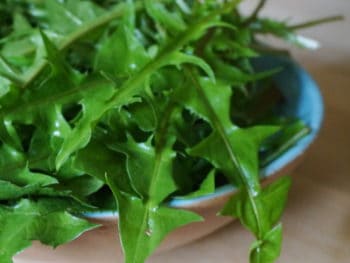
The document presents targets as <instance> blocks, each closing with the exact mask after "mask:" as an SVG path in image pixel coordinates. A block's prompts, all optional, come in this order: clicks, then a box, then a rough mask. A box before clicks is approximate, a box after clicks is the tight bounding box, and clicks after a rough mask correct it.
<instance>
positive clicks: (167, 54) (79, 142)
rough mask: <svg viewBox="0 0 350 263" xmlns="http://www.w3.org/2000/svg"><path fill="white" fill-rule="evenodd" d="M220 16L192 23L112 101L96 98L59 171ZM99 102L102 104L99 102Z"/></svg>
mask: <svg viewBox="0 0 350 263" xmlns="http://www.w3.org/2000/svg"><path fill="white" fill-rule="evenodd" d="M217 13H218V12H214V13H212V14H209V15H208V16H206V17H204V18H203V19H201V20H200V21H198V22H196V23H193V25H191V26H190V27H188V29H187V30H186V31H184V32H182V33H181V34H179V36H178V37H177V38H175V39H174V40H173V41H172V42H169V43H168V44H167V45H165V46H164V48H163V49H162V50H160V52H159V53H158V55H157V56H156V57H155V58H154V59H153V60H152V61H150V62H148V63H147V64H145V65H144V67H142V68H141V69H140V70H139V71H138V72H137V74H135V75H134V76H132V77H131V78H129V79H128V80H126V81H125V82H124V83H123V85H122V86H121V87H120V88H119V89H117V90H116V91H115V92H114V94H113V96H112V97H110V96H108V95H106V94H103V92H101V94H100V96H99V95H95V94H94V97H93V98H94V102H95V105H94V107H93V108H91V109H90V108H89V111H87V112H85V114H84V115H83V117H82V118H81V119H80V121H79V123H77V125H76V127H75V129H74V130H73V131H72V133H71V134H70V135H69V136H68V138H67V139H66V141H65V142H64V143H63V146H62V149H61V150H60V152H59V154H58V155H57V158H56V167H57V168H59V167H61V166H62V165H63V164H64V162H65V161H66V160H67V159H68V157H69V156H70V155H71V154H72V153H73V152H75V151H76V150H78V149H80V148H82V147H84V146H86V144H87V143H88V141H89V139H90V138H91V131H92V128H93V127H94V125H95V124H96V122H97V121H98V120H99V119H101V117H102V116H103V115H104V114H105V113H106V112H107V111H108V110H110V109H112V108H116V107H117V108H118V107H121V106H124V105H128V104H130V103H131V102H132V101H133V97H134V96H135V95H137V94H138V93H139V92H142V89H143V88H144V86H145V85H144V84H145V82H146V81H147V80H149V78H150V76H151V75H152V74H153V73H155V71H156V70H158V69H159V68H160V67H162V66H165V65H166V64H167V61H169V58H171V57H172V55H173V54H174V53H176V52H177V51H178V50H180V49H181V48H182V47H183V45H185V44H187V43H188V42H190V41H191V40H193V39H196V38H198V37H200V36H201V35H202V34H203V33H204V32H205V30H206V29H208V28H209V27H211V26H213V25H215V23H214V24H213V21H212V20H215V17H216V15H217ZM101 88H102V87H101ZM101 88H100V90H101ZM102 95H103V96H102ZM98 98H99V99H103V100H102V101H99V99H98ZM89 99H90V97H89Z"/></svg>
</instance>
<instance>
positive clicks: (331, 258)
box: [149, 0, 350, 263]
mask: <svg viewBox="0 0 350 263" xmlns="http://www.w3.org/2000/svg"><path fill="white" fill-rule="evenodd" d="M256 3H257V1H253V0H248V1H245V2H244V5H243V10H251V9H252V7H254V5H255V4H256ZM338 14H341V15H344V17H345V20H344V21H343V22H337V23H331V24H327V25H322V26H319V27H314V28H310V29H307V30H302V31H300V34H301V35H303V36H306V37H309V38H312V39H315V40H317V41H319V42H320V43H321V48H319V49H318V50H313V51H309V50H302V49H297V48H292V55H293V56H294V58H295V59H296V60H297V61H298V62H299V63H300V64H301V65H303V67H304V68H306V70H307V71H309V72H310V73H311V75H312V76H313V77H314V79H315V80H316V82H317V83H318V84H319V86H320V88H321V91H322V93H323V95H324V100H325V106H326V115H325V122H324V126H323V129H322V131H321V134H320V136H319V138H318V140H317V142H316V143H315V144H314V145H313V146H312V149H311V151H310V152H309V154H308V155H307V157H306V159H305V160H304V162H303V163H302V164H301V165H300V166H299V168H298V169H296V170H295V171H294V172H293V174H292V175H293V177H294V185H293V187H292V190H291V193H290V199H289V203H288V207H287V210H286V213H285V215H284V218H283V224H284V233H285V234H284V245H283V251H282V255H281V258H280V259H279V261H278V262H279V263H282V262H283V263H295V262H318V263H323V262H324V263H326V262H327V263H329V262H339V263H347V262H350V249H349V248H348V244H349V243H350V103H349V101H350V20H349V19H350V1H349V0H332V1H330V0H308V1H301V0H268V1H267V5H266V8H265V9H264V11H263V12H262V15H268V16H271V17H275V18H281V19H286V20H287V21H290V22H291V23H293V24H294V23H299V22H303V21H306V20H311V19H316V18H321V17H325V16H331V15H338ZM277 44H280V43H277ZM284 47H286V46H285V45H284ZM251 241H252V237H251V236H250V234H249V233H248V232H247V231H245V230H244V229H243V228H242V227H241V226H240V225H239V223H237V222H236V223H232V224H230V225H229V226H227V227H225V228H223V229H221V230H219V231H218V232H216V233H214V234H212V235H210V236H208V237H206V238H204V239H202V240H198V241H196V242H194V243H192V244H189V245H186V246H184V247H182V248H178V249H176V250H173V251H170V252H168V253H165V254H162V255H156V256H153V257H152V258H151V259H150V260H149V262H152V263H163V262H167V263H178V262H181V263H190V262H191V263H192V262H201V263H206V262H208V263H209V262H210V263H212V262H220V263H233V262H234V263H243V262H248V260H247V255H248V249H249V245H250V242H251Z"/></svg>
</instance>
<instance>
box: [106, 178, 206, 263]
mask: <svg viewBox="0 0 350 263" xmlns="http://www.w3.org/2000/svg"><path fill="white" fill-rule="evenodd" d="M109 185H110V187H111V189H112V190H113V193H114V195H115V197H116V200H117V202H118V208H119V213H120V216H119V231H120V235H121V242H122V246H123V250H124V253H125V263H143V262H145V260H146V259H147V258H148V257H149V255H150V254H152V252H153V251H154V250H155V249H156V248H157V246H158V245H159V244H160V242H161V241H162V240H163V239H164V237H165V236H166V235H167V234H168V233H169V232H171V231H172V230H174V229H176V228H179V227H180V226H183V225H185V224H188V223H191V222H196V221H200V220H201V217H200V216H198V215H196V214H194V213H192V212H188V211H183V210H177V209H171V208H166V207H162V206H160V207H158V206H154V205H152V204H151V203H150V202H147V203H144V202H143V201H142V200H141V199H139V198H137V197H132V196H130V195H128V194H123V193H121V192H119V189H118V186H117V185H114V184H113V182H109Z"/></svg>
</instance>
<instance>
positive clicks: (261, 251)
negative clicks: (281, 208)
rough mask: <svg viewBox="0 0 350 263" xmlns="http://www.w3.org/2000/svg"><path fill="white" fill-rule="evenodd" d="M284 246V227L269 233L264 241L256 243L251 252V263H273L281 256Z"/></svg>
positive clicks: (278, 226) (280, 226)
mask: <svg viewBox="0 0 350 263" xmlns="http://www.w3.org/2000/svg"><path fill="white" fill-rule="evenodd" d="M281 244H282V225H281V224H279V225H277V226H276V227H274V228H273V229H271V230H270V232H268V233H267V234H266V235H265V236H264V238H263V240H262V241H256V242H255V243H254V244H253V245H252V247H251V251H250V263H273V262H275V261H276V259H277V258H278V257H279V256H280V253H281Z"/></svg>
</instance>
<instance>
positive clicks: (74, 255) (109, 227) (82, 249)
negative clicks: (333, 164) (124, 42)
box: [14, 57, 324, 263]
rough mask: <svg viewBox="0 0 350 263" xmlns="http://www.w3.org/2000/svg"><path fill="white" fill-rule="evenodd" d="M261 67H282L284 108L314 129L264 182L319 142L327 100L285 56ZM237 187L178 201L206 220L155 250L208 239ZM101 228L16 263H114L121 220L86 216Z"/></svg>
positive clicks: (118, 258) (33, 251)
mask: <svg viewBox="0 0 350 263" xmlns="http://www.w3.org/2000/svg"><path fill="white" fill-rule="evenodd" d="M254 66H255V68H256V69H257V70H259V71H260V70H268V69H274V68H277V67H282V68H283V70H282V71H281V72H279V73H278V74H276V75H275V76H274V80H275V82H276V84H277V86H278V87H279V88H280V90H281V92H282V94H283V95H284V97H285V98H286V101H285V103H284V105H283V107H282V109H281V111H282V113H283V114H284V115H285V116H292V117H298V118H300V119H301V120H303V121H304V122H305V123H306V124H307V125H308V126H309V127H310V128H311V133H310V134H308V135H307V136H306V137H304V138H303V139H301V140H299V141H298V142H297V143H296V144H295V145H294V146H293V147H292V148H290V149H289V150H287V151H286V152H285V153H284V154H283V155H281V156H280V157H278V158H277V159H276V160H274V161H273V162H271V163H270V164H269V165H268V166H266V167H265V168H264V169H262V170H261V178H262V183H263V184H268V183H269V182H270V181H272V180H274V179H275V178H276V177H278V176H280V175H283V174H288V173H290V172H291V171H292V170H293V169H294V168H295V167H296V166H297V165H298V164H299V163H300V161H301V160H302V159H303V157H304V156H305V153H306V151H307V150H308V149H309V146H310V145H311V143H312V142H313V141H314V140H315V138H316V136H317V134H318V132H319V130H320V128H321V124H322V119H323V111H324V108H323V100H322V96H321V94H320V90H319V88H318V86H317V84H316V83H315V82H314V81H313V79H312V78H311V77H310V75H309V74H308V73H307V72H306V71H305V70H304V69H303V68H301V67H300V66H299V65H298V64H296V63H295V62H293V61H292V60H290V59H289V58H287V57H264V58H260V59H257V60H255V61H254ZM236 191H237V189H235V188H234V187H232V186H229V185H226V186H222V187H219V188H217V189H216V191H215V193H214V194H210V195H206V196H203V197H198V198H194V199H191V200H181V199H174V200H172V201H171V202H170V203H169V205H170V206H172V207H177V208H182V209H189V210H191V211H194V212H197V213H199V214H200V215H202V216H203V217H204V218H205V221H204V222H200V223H192V224H190V225H187V226H184V227H182V228H180V229H178V230H176V231H174V232H173V233H171V234H170V235H169V236H168V237H167V238H166V239H165V240H164V241H163V242H162V245H161V246H160V248H159V249H158V250H157V253H160V252H162V251H165V250H169V249H172V248H175V247H177V246H180V245H184V244H186V243H188V242H191V241H193V240H196V239H199V238H201V237H204V236H205V235H207V234H209V233H212V232H213V231H215V230H217V229H219V228H221V227H223V226H224V225H226V224H228V223H229V222H231V221H232V218H228V217H217V216H216V213H217V212H218V211H219V210H220V208H221V207H222V206H223V204H224V203H225V202H226V201H227V200H228V199H229V198H230V196H232V195H233V194H234V193H235V192H236ZM85 216H86V217H87V218H89V219H90V220H91V221H93V222H96V223H100V224H102V227H100V228H98V229H95V230H92V231H90V232H87V233H85V234H83V235H82V236H80V237H79V238H78V239H76V240H74V241H73V242H71V243H69V244H66V245H63V246H60V247H58V248H56V249H51V248H49V247H45V246H43V245H41V244H39V243H37V242H34V243H33V246H32V247H31V248H29V249H27V250H26V251H24V252H23V253H21V254H19V255H17V256H16V257H15V258H14V262H15V263H62V262H65V263H83V262H84V263H90V262H91V263H95V262H100V263H112V262H113V263H115V262H122V251H121V247H120V244H119V240H118V230H117V220H118V215H117V214H116V213H114V212H100V213H92V214H87V215H85Z"/></svg>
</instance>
